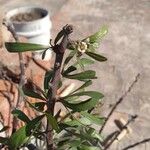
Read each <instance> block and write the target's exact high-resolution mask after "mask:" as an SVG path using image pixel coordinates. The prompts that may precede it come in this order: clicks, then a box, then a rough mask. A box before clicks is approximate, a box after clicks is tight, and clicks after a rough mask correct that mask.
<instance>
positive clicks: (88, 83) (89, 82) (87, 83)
mask: <svg viewBox="0 0 150 150" xmlns="http://www.w3.org/2000/svg"><path fill="white" fill-rule="evenodd" d="M91 84H92V81H91V80H88V81H86V82H85V83H84V84H83V85H81V86H80V87H79V88H77V89H76V90H75V91H73V92H72V93H74V92H77V91H79V90H82V89H84V88H86V87H88V86H90V85H91Z"/></svg>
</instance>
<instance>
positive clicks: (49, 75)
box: [44, 70, 54, 90]
mask: <svg viewBox="0 0 150 150" xmlns="http://www.w3.org/2000/svg"><path fill="white" fill-rule="evenodd" d="M53 74H54V72H53V70H50V71H47V72H46V73H45V77H44V89H45V90H47V89H49V82H50V81H51V79H52V77H53Z"/></svg>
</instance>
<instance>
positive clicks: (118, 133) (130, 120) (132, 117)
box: [104, 115, 137, 150]
mask: <svg viewBox="0 0 150 150" xmlns="http://www.w3.org/2000/svg"><path fill="white" fill-rule="evenodd" d="M136 118H137V115H134V116H131V118H130V119H129V120H128V122H127V123H126V124H125V125H124V126H123V127H122V128H121V130H120V131H118V132H117V131H116V135H115V136H114V137H113V139H112V140H111V141H110V142H109V143H108V144H107V145H106V146H105V148H104V150H107V149H108V148H109V147H110V146H111V145H112V144H113V142H114V141H115V140H117V139H118V137H119V135H120V133H121V132H122V131H123V130H124V129H125V130H127V128H128V125H129V124H130V123H131V122H133V121H135V119H136Z"/></svg>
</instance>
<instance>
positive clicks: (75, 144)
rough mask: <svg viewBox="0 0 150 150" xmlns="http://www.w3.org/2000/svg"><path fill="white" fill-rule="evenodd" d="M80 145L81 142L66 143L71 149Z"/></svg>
mask: <svg viewBox="0 0 150 150" xmlns="http://www.w3.org/2000/svg"><path fill="white" fill-rule="evenodd" d="M81 143H82V141H81V140H72V141H69V142H68V144H69V145H70V146H71V147H78V146H79V145H80V144H81Z"/></svg>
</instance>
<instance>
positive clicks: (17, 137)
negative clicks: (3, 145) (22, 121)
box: [8, 126, 29, 150]
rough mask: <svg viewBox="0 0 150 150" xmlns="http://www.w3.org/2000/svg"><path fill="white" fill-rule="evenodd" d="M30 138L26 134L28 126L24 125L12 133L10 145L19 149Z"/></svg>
mask: <svg viewBox="0 0 150 150" xmlns="http://www.w3.org/2000/svg"><path fill="white" fill-rule="evenodd" d="M28 138H29V136H27V134H26V126H23V127H21V128H20V129H19V130H17V131H16V132H15V133H13V134H12V135H11V137H10V138H9V141H8V146H9V148H10V149H12V150H17V149H18V148H19V147H20V146H21V145H23V144H24V143H25V142H26V141H27V140H28Z"/></svg>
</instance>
